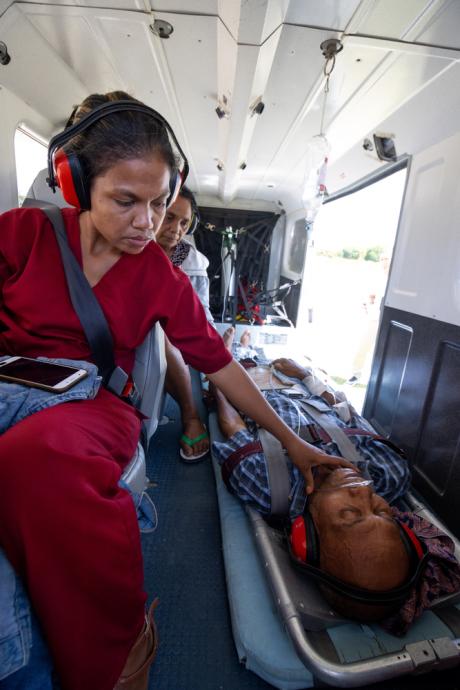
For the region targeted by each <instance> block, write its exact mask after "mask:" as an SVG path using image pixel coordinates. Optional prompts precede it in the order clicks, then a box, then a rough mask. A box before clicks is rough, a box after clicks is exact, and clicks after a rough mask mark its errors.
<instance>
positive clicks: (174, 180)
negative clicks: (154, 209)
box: [166, 171, 182, 208]
mask: <svg viewBox="0 0 460 690" xmlns="http://www.w3.org/2000/svg"><path fill="white" fill-rule="evenodd" d="M181 187H182V177H181V174H180V172H179V171H177V172H176V173H175V174H174V175H171V179H170V180H169V196H168V198H167V199H166V208H169V207H170V206H171V204H173V203H174V202H175V201H176V199H177V195H178V194H179V190H180V188H181Z"/></svg>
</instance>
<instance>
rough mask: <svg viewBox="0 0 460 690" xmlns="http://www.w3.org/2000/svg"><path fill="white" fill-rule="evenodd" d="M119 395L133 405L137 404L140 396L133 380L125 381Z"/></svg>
mask: <svg viewBox="0 0 460 690" xmlns="http://www.w3.org/2000/svg"><path fill="white" fill-rule="evenodd" d="M120 397H121V398H123V399H124V400H126V401H127V402H129V403H130V405H132V406H133V407H137V406H138V404H139V401H140V398H141V396H140V394H139V391H138V390H137V387H136V384H135V383H134V381H127V382H126V384H125V386H124V388H123V390H122V392H121V395H120Z"/></svg>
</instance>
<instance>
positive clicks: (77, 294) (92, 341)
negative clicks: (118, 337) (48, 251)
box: [37, 204, 128, 395]
mask: <svg viewBox="0 0 460 690" xmlns="http://www.w3.org/2000/svg"><path fill="white" fill-rule="evenodd" d="M37 206H38V207H39V208H41V210H42V211H43V212H44V213H45V214H46V216H47V217H48V219H49V220H50V221H51V224H52V226H53V228H54V233H55V235H56V239H57V242H58V245H59V250H60V252H61V257H62V263H63V265H64V271H65V275H66V279H67V286H68V288H69V293H70V299H71V302H72V305H73V308H74V309H75V311H76V313H77V316H78V318H79V319H80V323H81V325H82V327H83V330H84V332H85V335H86V338H87V340H88V343H89V346H90V348H91V353H92V355H93V357H94V361H95V362H96V364H97V367H98V370H99V373H100V374H101V376H102V379H103V382H104V385H105V386H106V388H108V389H109V390H110V391H112V393H115V394H116V395H122V394H123V391H124V389H125V386H126V383H127V381H128V374H127V373H126V372H125V371H123V369H121V367H117V366H116V364H115V358H114V354H113V349H114V348H113V339H112V334H111V333H110V329H109V326H108V323H107V319H106V318H105V315H104V312H103V311H102V309H101V306H100V304H99V302H98V300H97V298H96V296H95V295H94V292H93V290H92V288H91V286H90V284H89V283H88V280H87V279H86V276H85V274H84V273H83V271H82V269H81V268H80V265H79V263H78V261H77V259H76V257H75V255H74V253H73V252H72V250H71V249H70V247H69V243H68V241H67V233H66V231H65V226H64V221H63V218H62V213H61V209H60V208H58V207H57V206H48V205H46V206H45V205H39V204H37Z"/></svg>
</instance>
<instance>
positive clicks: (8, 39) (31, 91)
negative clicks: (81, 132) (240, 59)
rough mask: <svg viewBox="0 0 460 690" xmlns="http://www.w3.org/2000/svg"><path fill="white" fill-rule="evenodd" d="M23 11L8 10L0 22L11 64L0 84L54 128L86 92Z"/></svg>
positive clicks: (0, 77) (1, 77) (83, 86)
mask: <svg viewBox="0 0 460 690" xmlns="http://www.w3.org/2000/svg"><path fill="white" fill-rule="evenodd" d="M23 8H24V6H21V9H19V6H17V5H16V6H13V7H10V8H9V10H8V11H7V12H6V13H5V14H4V15H3V17H2V19H1V36H2V40H3V41H5V43H6V44H7V46H8V52H9V53H10V55H11V62H10V63H9V64H8V65H7V66H6V67H4V68H2V70H1V73H0V80H1V83H2V84H3V85H4V86H6V87H7V88H9V89H10V90H11V91H12V92H13V93H14V94H15V95H16V96H18V98H20V99H21V100H23V101H24V102H25V103H26V104H27V105H30V106H31V107H32V108H33V109H34V110H36V111H37V112H38V113H40V114H41V115H42V116H43V117H44V118H46V119H47V120H49V121H50V122H52V123H54V124H56V125H58V124H60V123H62V122H65V121H66V120H67V118H68V115H69V112H70V110H71V106H72V104H73V103H74V102H75V101H77V102H78V101H79V100H81V99H82V98H84V96H85V95H86V93H87V89H86V88H85V85H84V84H83V82H82V81H81V80H80V79H79V78H78V76H77V75H76V74H75V73H74V72H73V70H72V69H71V68H70V67H69V66H68V64H67V63H66V62H65V61H64V60H63V59H62V57H61V55H60V54H59V52H58V51H57V50H56V49H54V48H53V46H52V45H51V44H49V43H48V41H47V40H46V39H45V38H44V37H43V36H42V34H41V33H40V32H39V31H38V30H37V29H36V28H35V26H33V24H32V23H31V22H30V21H29V19H28V17H27V16H26V15H25V14H24V13H23V11H22V10H23ZM57 95H58V97H57Z"/></svg>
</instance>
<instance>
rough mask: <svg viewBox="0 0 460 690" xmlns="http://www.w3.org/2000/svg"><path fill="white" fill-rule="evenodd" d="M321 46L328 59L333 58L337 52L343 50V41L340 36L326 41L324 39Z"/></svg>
mask: <svg viewBox="0 0 460 690" xmlns="http://www.w3.org/2000/svg"><path fill="white" fill-rule="evenodd" d="M319 47H320V48H321V52H322V53H323V55H324V57H325V58H326V60H331V59H332V58H333V57H335V56H336V55H337V53H340V51H341V50H343V43H342V41H339V39H338V38H328V39H327V40H326V41H323V42H322V43H321V45H320V46H319Z"/></svg>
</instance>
